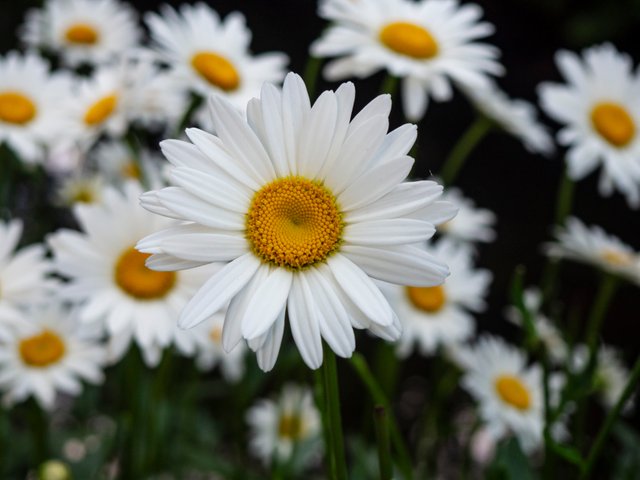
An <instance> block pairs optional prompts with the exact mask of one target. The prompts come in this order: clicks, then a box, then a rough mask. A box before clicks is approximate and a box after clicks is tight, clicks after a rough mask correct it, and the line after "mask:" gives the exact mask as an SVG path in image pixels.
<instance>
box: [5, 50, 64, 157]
mask: <svg viewBox="0 0 640 480" xmlns="http://www.w3.org/2000/svg"><path fill="white" fill-rule="evenodd" d="M70 85H71V83H70V80H69V78H68V77H67V76H66V75H64V74H60V73H56V74H53V73H51V72H50V71H49V65H48V63H47V62H46V61H45V60H43V59H42V58H40V57H38V56H37V55H35V54H34V53H26V54H25V55H20V54H18V53H17V52H9V53H8V54H7V55H6V56H5V57H4V58H2V57H0V143H4V142H6V143H7V144H8V145H9V147H11V148H12V149H13V150H14V151H15V152H16V153H17V154H18V156H19V157H20V158H21V159H22V160H24V161H25V162H28V163H36V162H40V163H42V161H43V160H44V152H43V147H44V146H47V145H48V144H49V143H50V142H51V141H52V140H53V139H55V138H56V136H57V135H58V134H60V133H61V132H64V130H65V127H66V125H65V120H64V117H63V116H62V115H61V113H60V112H61V109H62V107H63V106H64V105H65V104H66V103H67V102H69V100H70Z"/></svg>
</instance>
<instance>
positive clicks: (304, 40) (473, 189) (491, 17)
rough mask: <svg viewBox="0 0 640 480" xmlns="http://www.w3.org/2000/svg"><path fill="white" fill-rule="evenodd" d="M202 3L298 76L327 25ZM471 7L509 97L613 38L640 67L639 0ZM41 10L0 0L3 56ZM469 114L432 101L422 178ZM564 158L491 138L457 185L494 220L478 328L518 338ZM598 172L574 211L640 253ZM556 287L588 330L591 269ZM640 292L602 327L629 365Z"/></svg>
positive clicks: (307, 13) (262, 8)
mask: <svg viewBox="0 0 640 480" xmlns="http://www.w3.org/2000/svg"><path fill="white" fill-rule="evenodd" d="M131 3H133V5H134V6H135V7H136V9H137V10H138V11H141V12H143V11H147V10H152V9H156V8H157V6H158V5H160V4H161V3H164V2H158V1H151V0H149V1H137V2H131ZM168 3H170V4H173V5H177V4H179V3H181V2H175V1H171V2H168ZM209 3H210V5H211V6H212V7H213V8H215V9H216V10H217V11H218V12H220V13H221V14H222V15H225V14H226V13H228V12H230V11H232V10H240V11H242V12H243V13H244V14H245V15H246V17H247V23H248V26H249V28H251V29H252V31H253V42H252V49H253V51H254V52H256V53H258V52H265V51H270V50H281V51H285V52H286V53H287V54H288V55H289V56H290V58H291V64H290V68H291V70H294V71H297V72H300V73H302V72H303V70H304V66H305V62H306V57H307V48H308V45H309V44H310V43H311V42H312V41H313V40H314V39H315V38H317V37H318V36H319V35H320V32H321V31H322V29H323V27H324V25H325V22H324V21H323V20H322V19H320V18H318V17H317V16H316V13H315V12H316V2H315V1H312V0H242V1H238V0H235V1H234V0H216V1H209ZM476 3H478V4H480V5H481V6H482V7H483V8H484V11H485V15H484V19H485V20H487V21H489V22H491V23H493V24H494V25H495V26H496V30H497V32H496V34H495V35H493V36H492V37H490V38H489V39H488V41H489V42H491V43H493V44H495V45H497V46H498V47H499V48H500V49H501V50H502V61H503V63H504V64H505V65H506V66H507V75H506V76H505V77H504V78H502V79H500V84H501V86H502V87H503V88H504V89H505V90H506V91H507V92H508V93H509V94H510V95H512V96H516V97H522V98H525V99H527V100H530V101H534V102H535V100H536V94H535V88H536V86H537V85H538V84H539V83H540V82H542V81H546V80H552V81H559V80H560V77H559V74H558V72H557V70H556V68H555V65H554V62H553V56H554V53H555V52H556V51H557V50H558V49H560V48H567V49H571V50H580V49H582V48H585V47H588V46H591V45H593V44H597V43H600V42H603V41H611V42H613V43H614V44H615V45H616V46H617V47H618V48H619V49H620V50H623V51H626V52H628V53H630V54H631V55H632V56H633V57H634V60H635V61H636V62H637V61H638V60H640V43H639V42H638V31H639V28H640V0H618V1H607V0H600V1H596V0H590V1H588V0H576V1H569V0H479V1H477V2H476ZM38 4H39V2H36V1H32V0H29V1H15V0H13V1H11V0H0V51H2V52H3V53H4V52H6V51H8V50H10V49H12V48H16V46H17V39H16V37H15V31H16V29H17V28H18V26H19V25H20V23H21V22H22V20H23V17H24V12H25V11H26V10H27V8H29V7H31V6H37V5H38ZM381 81H382V75H377V76H375V77H372V78H370V79H368V80H365V81H359V82H357V92H358V98H357V100H356V102H357V108H360V107H361V106H362V105H363V104H364V103H366V102H368V101H369V100H370V99H371V98H373V96H375V95H376V94H377V92H378V89H379V86H380V82H381ZM319 86H320V87H322V88H329V87H330V88H335V85H334V84H326V83H323V82H320V84H319ZM397 104H398V102H396V105H397ZM472 119H473V112H472V111H471V109H470V107H469V105H468V104H467V102H466V101H465V100H464V98H463V97H462V96H461V95H457V96H456V98H455V100H454V101H452V102H448V103H445V104H437V103H432V104H431V106H430V108H429V110H428V113H427V115H426V117H425V118H424V120H423V121H422V122H420V125H419V127H420V149H419V154H418V165H417V167H416V169H415V171H416V172H420V174H421V175H422V176H426V175H427V174H428V172H429V171H430V170H432V171H433V172H438V171H439V168H440V165H441V163H442V161H443V160H444V158H445V157H446V155H447V153H448V152H449V150H450V148H451V147H452V145H453V144H454V143H455V141H456V139H457V138H458V137H459V135H460V134H461V133H462V132H463V131H464V129H465V128H466V126H468V124H469V123H470V122H471V121H472ZM545 121H547V120H546V119H545ZM401 122H402V117H401V112H400V111H399V108H398V107H397V106H396V107H395V108H394V112H393V119H392V125H393V126H394V127H395V126H397V125H399V124H400V123H401ZM547 123H548V124H550V123H549V122H548V121H547ZM550 125H551V124H550ZM553 127H554V128H555V127H556V126H553ZM562 154H563V151H559V152H558V154H557V155H556V156H555V157H554V158H551V159H545V158H543V157H540V156H536V155H531V154H528V153H527V152H526V151H525V150H524V148H523V147H522V146H521V144H520V143H519V142H518V141H516V140H514V139H512V138H510V137H508V136H506V135H492V136H490V137H489V138H487V139H485V140H484V141H483V142H482V144H481V145H480V147H479V148H478V149H477V150H476V151H475V152H474V153H473V155H472V156H471V158H470V159H469V161H468V163H467V165H466V167H465V169H464V170H463V172H462V174H461V175H460V177H459V178H458V181H457V183H458V185H459V186H460V187H461V188H462V189H463V191H464V192H465V194H466V195H467V196H469V197H471V198H473V199H474V200H475V201H476V202H477V204H478V205H479V206H482V207H485V208H489V209H491V210H493V211H495V212H496V213H497V215H498V225H497V231H498V239H497V241H496V242H494V243H493V244H490V245H480V248H479V264H480V265H481V266H484V267H491V270H492V271H493V272H494V282H493V284H492V288H491V295H490V298H489V301H490V308H489V311H488V312H487V313H485V314H483V315H481V316H480V317H479V325H480V329H481V330H494V331H496V330H497V331H501V332H504V333H506V334H507V335H508V336H512V335H515V331H514V330H512V328H511V327H510V326H508V325H507V324H506V322H505V321H504V319H503V315H502V309H503V306H504V305H505V303H506V302H507V298H508V297H507V295H508V293H507V292H508V287H509V282H510V279H511V277H512V274H513V269H514V267H515V266H516V265H518V264H523V265H525V266H526V268H527V281H528V282H529V283H536V282H537V281H538V279H539V277H540V274H541V271H542V267H543V265H544V257H543V256H542V255H541V254H540V245H541V243H543V242H544V241H547V240H548V239H549V232H550V226H551V224H552V222H553V215H554V205H555V196H556V188H557V184H558V182H559V179H560V176H561V173H562V169H563V162H562ZM597 175H598V174H597V173H596V174H592V175H590V176H589V177H588V178H587V179H586V180H583V181H581V182H580V183H579V184H578V185H577V188H576V196H575V203H574V210H573V211H574V212H575V213H576V215H577V216H578V217H579V218H581V219H582V220H583V221H585V222H586V223H587V224H599V225H602V226H603V227H604V228H605V229H606V230H607V231H609V232H610V233H613V234H616V235H618V236H620V237H621V238H622V239H623V240H624V241H626V242H627V243H629V244H631V245H632V246H633V247H635V248H636V249H638V248H640V238H638V237H639V235H638V234H639V233H640V229H639V228H638V227H639V225H638V211H634V210H631V209H630V208H629V207H628V206H627V205H626V202H625V201H624V198H623V197H622V196H621V195H619V194H616V195H614V197H612V198H601V197H600V196H599V195H598V193H597V188H596V179H597ZM561 280H562V285H563V296H564V298H565V299H566V300H569V301H570V302H571V303H572V304H573V305H574V306H577V308H578V311H579V312H584V313H582V314H581V315H580V316H579V318H578V321H579V325H580V324H583V323H584V321H586V313H587V312H588V309H589V308H590V302H591V300H592V299H593V295H594V292H595V289H596V287H597V284H598V275H597V272H595V271H593V270H592V269H590V268H588V267H584V266H580V265H575V264H567V265H566V266H565V267H564V268H563V269H562V272H561ZM638 292H639V290H638V287H637V286H632V285H627V286H624V287H623V288H622V289H621V290H620V292H619V293H618V296H617V298H616V299H615V302H614V305H613V307H612V309H611V310H610V313H609V315H608V318H607V320H606V323H605V327H604V334H603V337H604V340H605V341H606V342H607V343H613V344H616V345H619V346H621V347H623V348H624V350H625V352H626V356H627V360H628V361H629V360H632V359H633V358H635V355H636V354H637V353H638V350H639V349H638V334H639V333H640V321H639V318H638V305H639V304H640V297H639V295H638ZM583 319H584V320H583Z"/></svg>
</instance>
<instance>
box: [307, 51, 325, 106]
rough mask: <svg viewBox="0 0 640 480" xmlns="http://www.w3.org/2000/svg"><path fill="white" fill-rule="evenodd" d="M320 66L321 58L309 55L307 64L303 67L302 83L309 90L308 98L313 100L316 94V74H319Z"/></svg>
mask: <svg viewBox="0 0 640 480" xmlns="http://www.w3.org/2000/svg"><path fill="white" fill-rule="evenodd" d="M321 66H322V59H320V58H319V57H309V59H308V60H307V64H306V65H305V67H304V75H303V76H304V83H305V85H306V86H307V91H308V92H309V98H311V100H312V101H313V99H314V98H315V95H316V87H317V84H318V75H319V74H320V67H321Z"/></svg>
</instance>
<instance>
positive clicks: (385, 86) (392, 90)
mask: <svg viewBox="0 0 640 480" xmlns="http://www.w3.org/2000/svg"><path fill="white" fill-rule="evenodd" d="M397 90H398V77H395V76H393V75H391V74H390V73H387V74H386V75H385V77H384V79H383V80H382V83H381V84H380V93H388V94H389V95H391V96H393V95H395V94H396V91H397Z"/></svg>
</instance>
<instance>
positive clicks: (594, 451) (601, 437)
mask: <svg viewBox="0 0 640 480" xmlns="http://www.w3.org/2000/svg"><path fill="white" fill-rule="evenodd" d="M639 381H640V357H638V359H637V360H636V363H635V365H634V366H633V370H632V371H631V376H630V377H629V381H628V382H627V385H626V387H624V391H623V392H622V395H621V396H620V398H619V399H618V402H617V403H616V405H615V406H614V407H613V409H612V410H611V411H610V412H609V415H607V418H606V419H605V421H604V425H603V426H602V428H601V429H600V432H599V433H598V436H597V437H596V441H595V442H594V443H593V446H592V447H591V450H589V454H588V455H587V461H586V462H585V464H584V468H583V469H582V473H581V475H580V479H581V480H587V479H588V478H589V477H590V476H591V473H592V471H593V467H594V466H595V464H596V461H597V460H598V456H599V455H600V452H601V451H602V447H603V446H604V442H605V441H606V440H607V437H608V436H609V433H611V428H612V427H613V424H614V423H615V421H616V419H617V418H618V416H619V415H620V412H621V411H622V409H623V408H624V406H625V405H626V403H627V401H628V400H629V398H630V397H631V395H632V394H633V392H634V391H635V389H636V387H637V386H638V382H639Z"/></svg>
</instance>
